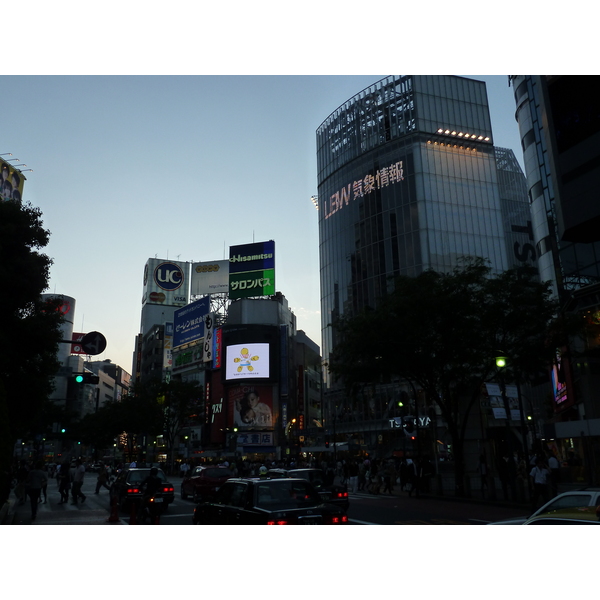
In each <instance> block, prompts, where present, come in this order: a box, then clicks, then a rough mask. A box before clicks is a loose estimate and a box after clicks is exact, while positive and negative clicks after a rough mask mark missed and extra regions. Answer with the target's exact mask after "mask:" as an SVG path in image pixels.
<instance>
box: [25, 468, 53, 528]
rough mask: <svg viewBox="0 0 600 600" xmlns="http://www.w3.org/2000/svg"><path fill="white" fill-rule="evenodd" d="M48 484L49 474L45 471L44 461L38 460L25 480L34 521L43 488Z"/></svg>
mask: <svg viewBox="0 0 600 600" xmlns="http://www.w3.org/2000/svg"><path fill="white" fill-rule="evenodd" d="M46 485H48V476H47V474H46V471H44V463H43V462H42V461H38V462H37V463H36V464H35V466H34V468H33V469H31V471H29V473H28V474H27V479H26V480H25V489H26V490H27V495H28V496H29V500H30V501H31V520H32V521H35V519H36V517H37V509H38V502H39V501H40V494H41V493H42V488H43V487H44V486H46Z"/></svg>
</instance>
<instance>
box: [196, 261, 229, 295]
mask: <svg viewBox="0 0 600 600" xmlns="http://www.w3.org/2000/svg"><path fill="white" fill-rule="evenodd" d="M228 291H229V261H228V260H213V261H210V262H198V263H192V274H191V294H192V296H204V295H205V294H226V293H227V292H228Z"/></svg>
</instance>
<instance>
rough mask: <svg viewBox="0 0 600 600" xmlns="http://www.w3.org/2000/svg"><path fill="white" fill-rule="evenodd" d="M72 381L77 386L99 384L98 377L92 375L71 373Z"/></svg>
mask: <svg viewBox="0 0 600 600" xmlns="http://www.w3.org/2000/svg"><path fill="white" fill-rule="evenodd" d="M73 380H74V381H75V383H79V384H85V383H91V384H93V385H96V384H97V383H99V382H100V377H98V375H94V374H93V373H73Z"/></svg>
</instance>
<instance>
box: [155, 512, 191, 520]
mask: <svg viewBox="0 0 600 600" xmlns="http://www.w3.org/2000/svg"><path fill="white" fill-rule="evenodd" d="M193 516H194V515H193V513H189V512H186V513H179V514H178V515H172V514H171V513H169V514H168V515H166V514H165V515H160V518H161V519H166V518H169V517H193Z"/></svg>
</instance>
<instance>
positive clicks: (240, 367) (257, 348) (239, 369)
mask: <svg viewBox="0 0 600 600" xmlns="http://www.w3.org/2000/svg"><path fill="white" fill-rule="evenodd" d="M269 366H270V365H269V344H261V343H247V344H233V345H230V346H227V347H226V348H225V380H226V381H235V380H238V379H239V380H242V379H268V378H269V377H270V369H269Z"/></svg>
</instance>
